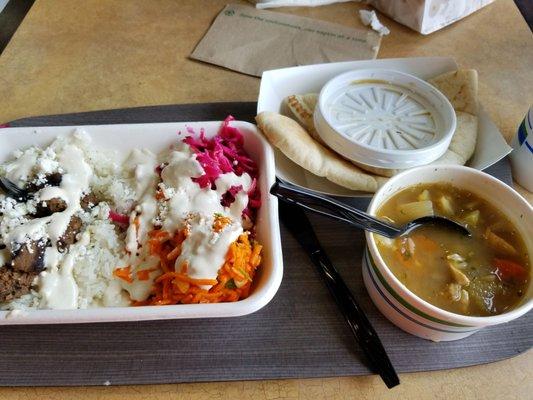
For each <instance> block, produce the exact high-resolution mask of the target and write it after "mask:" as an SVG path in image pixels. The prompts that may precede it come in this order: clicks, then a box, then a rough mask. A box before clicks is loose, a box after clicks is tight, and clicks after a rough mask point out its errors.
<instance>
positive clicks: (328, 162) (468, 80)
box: [256, 70, 478, 192]
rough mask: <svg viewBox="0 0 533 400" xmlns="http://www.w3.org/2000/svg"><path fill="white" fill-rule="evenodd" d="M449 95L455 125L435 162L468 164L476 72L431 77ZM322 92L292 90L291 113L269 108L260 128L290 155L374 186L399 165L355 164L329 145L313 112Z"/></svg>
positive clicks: (335, 178)
mask: <svg viewBox="0 0 533 400" xmlns="http://www.w3.org/2000/svg"><path fill="white" fill-rule="evenodd" d="M429 83H431V84H432V85H433V86H435V87H436V88H437V89H438V90H440V91H441V92H442V93H443V94H444V95H445V96H446V97H447V98H448V100H449V101H450V103H451V104H452V106H453V108H454V109H455V113H456V115H457V127H456V129H455V132H454V134H453V137H452V140H451V143H450V146H449V148H448V150H447V151H446V153H444V154H443V155H442V157H440V158H439V159H437V160H436V161H434V162H432V163H431V164H432V165H433V164H435V165H437V164H456V165H464V164H465V163H466V162H467V161H468V160H469V159H470V157H471V156H472V154H473V153H474V149H475V147H476V138H477V124H478V104H477V90H478V82H477V72H476V71H475V70H458V71H454V72H449V73H446V74H443V75H439V76H437V77H435V78H432V79H430V80H429ZM317 100H318V94H314V93H312V94H303V95H293V96H289V97H288V98H287V99H286V103H287V104H286V105H287V108H288V109H289V110H290V112H289V113H290V117H288V116H284V115H281V114H278V113H275V112H269V111H265V112H262V113H260V114H259V115H257V117H256V121H257V125H258V127H259V129H261V131H262V132H263V134H264V135H265V136H266V137H267V139H268V140H269V141H270V143H271V144H272V145H273V146H275V147H276V148H278V149H279V150H280V151H281V152H282V153H283V154H285V156H287V157H288V158H289V159H290V160H292V161H293V162H295V163H296V164H298V165H299V166H300V167H302V168H304V169H306V170H307V171H309V172H311V173H312V174H315V175H317V176H320V177H324V178H326V179H328V180H329V181H331V182H334V183H336V184H337V185H340V186H343V187H345V188H347V189H351V190H359V191H365V192H375V191H376V190H377V189H378V188H379V187H380V186H381V185H383V183H385V182H386V181H387V179H388V177H391V176H393V175H395V174H397V173H399V172H401V170H392V169H381V168H374V167H370V166H367V165H362V164H357V165H356V164H354V163H352V162H351V161H348V160H346V159H344V158H343V157H342V156H340V155H339V154H337V153H335V152H334V151H333V150H331V149H329V148H328V147H327V145H326V144H324V142H323V141H322V140H321V139H320V136H319V135H318V133H317V131H316V129H315V126H314V122H313V113H314V110H315V107H316V104H317Z"/></svg>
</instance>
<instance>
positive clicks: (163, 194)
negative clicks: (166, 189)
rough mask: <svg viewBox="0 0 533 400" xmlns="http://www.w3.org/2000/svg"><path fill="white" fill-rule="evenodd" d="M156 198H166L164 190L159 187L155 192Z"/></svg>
mask: <svg viewBox="0 0 533 400" xmlns="http://www.w3.org/2000/svg"><path fill="white" fill-rule="evenodd" d="M155 198H156V200H163V199H166V197H165V193H163V191H162V190H161V189H158V190H157V192H156V193H155Z"/></svg>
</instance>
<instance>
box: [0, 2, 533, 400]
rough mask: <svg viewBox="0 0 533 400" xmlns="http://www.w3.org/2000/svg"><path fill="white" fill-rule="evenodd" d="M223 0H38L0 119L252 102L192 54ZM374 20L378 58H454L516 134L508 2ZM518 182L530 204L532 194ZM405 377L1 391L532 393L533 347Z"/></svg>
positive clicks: (7, 70)
mask: <svg viewBox="0 0 533 400" xmlns="http://www.w3.org/2000/svg"><path fill="white" fill-rule="evenodd" d="M13 1H17V0H13ZM234 2H235V3H237V2H238V1H234ZM226 3H227V1H223V0H189V1H178V0H174V1H173V0H157V1H155V0H154V1H144V0H129V1H120V0H37V1H36V2H35V4H34V5H33V7H32V8H31V10H30V12H29V13H28V15H27V16H26V18H25V19H24V21H23V22H22V24H21V26H20V27H19V29H18V30H17V32H16V33H15V35H14V37H13V39H12V40H11V42H10V43H9V45H8V46H7V48H6V49H5V51H4V52H3V53H2V55H1V56H0V123H1V122H7V121H9V120H13V119H16V118H21V117H26V116H32V115H42V114H58V113H70V112H79V111H90V110H100V109H109V108H122V107H134V106H143V105H161V104H170V103H195V102H212V101H253V100H256V98H257V94H258V90H259V79H257V78H254V77H250V76H246V75H242V74H238V73H236V72H233V71H229V70H225V69H222V68H219V67H216V66H212V65H208V64H202V63H199V62H195V61H192V60H189V59H188V55H189V54H190V52H191V51H192V50H193V48H194V46H195V45H196V43H197V42H198V41H199V40H200V39H201V37H202V36H203V34H204V33H205V32H206V30H207V29H208V27H209V24H210V23H211V21H212V20H213V18H214V17H215V16H216V15H217V13H218V12H219V11H220V10H221V9H222V8H223V6H224V5H225V4H226ZM361 7H362V6H361V5H359V4H354V3H344V4H335V5H331V6H324V7H317V8H285V9H282V10H280V11H283V12H289V13H294V14H298V15H304V16H308V17H312V18H317V19H323V20H327V21H331V22H337V23H341V24H344V25H347V26H352V27H357V26H361V24H360V22H359V19H358V17H357V10H358V9H359V8H361ZM381 20H382V22H383V23H384V24H385V25H387V26H388V27H390V29H391V34H390V35H389V36H387V37H385V38H384V39H383V41H382V44H381V49H380V52H379V57H380V58H387V57H412V56H452V57H455V58H456V60H457V61H458V63H459V64H460V65H461V66H463V67H467V68H475V69H477V70H478V71H479V77H480V88H479V95H480V100H481V102H482V103H483V105H484V106H485V108H486V109H487V111H488V112H489V113H490V115H491V117H492V118H493V120H494V121H495V123H496V124H497V125H498V126H499V128H500V129H501V131H502V133H503V134H504V135H505V137H506V138H507V139H509V138H510V137H511V135H512V134H513V133H514V130H515V129H516V127H517V126H518V124H519V123H520V121H521V120H522V118H523V117H524V115H525V113H526V111H527V109H528V107H529V105H530V104H533V86H532V83H533V38H532V35H531V32H530V31H529V29H528V27H527V25H526V23H525V21H524V20H523V19H522V17H521V15H520V14H519V12H518V10H517V9H516V7H515V6H514V4H513V2H512V0H497V1H496V2H495V3H494V4H492V5H489V6H487V7H486V8H484V9H482V10H480V11H478V12H477V13H475V14H473V15H471V16H470V17H467V18H466V19H464V20H462V21H459V22H458V23H456V24H454V25H452V26H449V27H447V28H444V29H442V30H441V31H438V32H436V33H434V34H432V35H430V36H422V35H420V34H418V33H416V32H413V31H411V30H409V29H407V28H405V27H403V26H401V25H399V24H397V23H395V22H393V21H391V20H390V19H388V18H386V17H381ZM265 57H268V54H265ZM520 191H521V192H522V193H523V194H524V195H525V196H526V197H527V198H528V200H529V201H530V202H531V201H533V195H532V194H531V193H529V192H526V191H524V190H521V189H520ZM502 340H505V338H502ZM436 345H437V344H436ZM412 351H416V349H413V350H412ZM401 380H402V384H401V385H400V386H399V387H397V388H395V389H393V390H391V391H388V390H387V389H386V388H385V386H384V385H383V383H382V382H381V381H380V379H379V378H378V377H376V376H364V377H347V378H325V379H299V380H280V381H258V382H227V383H225V382H220V383H198V384H180V385H157V386H155V385H154V386H124V387H106V388H104V387H101V388H12V389H11V388H2V389H0V399H3V398H6V399H7V398H9V399H13V398H16V399H19V398H20V399H22V398H32V399H40V398H43V399H45V398H54V399H56V400H61V399H69V398H75V397H76V398H78V397H79V398H81V397H82V396H83V398H88V399H119V398H123V397H124V398H126V397H127V398H128V399H130V400H134V399H142V398H145V397H150V398H151V399H153V400H157V399H170V398H172V399H180V398H184V399H185V398H187V399H225V398H238V399H253V400H261V399H293V398H314V399H316V400H318V399H348V398H350V399H352V398H362V399H366V398H368V399H370V398H372V399H374V398H380V399H381V398H383V399H388V398H390V399H396V398H409V399H413V400H416V399H426V398H436V399H462V398H474V397H475V398H483V399H489V398H494V399H517V398H521V399H526V398H531V393H532V392H533V351H531V350H530V351H529V352H527V353H525V354H522V355H520V356H518V357H515V358H512V359H509V360H505V361H501V362H498V363H494V364H489V365H481V366H475V367H469V368H463V369H457V370H451V371H437V372H427V373H413V374H403V375H401Z"/></svg>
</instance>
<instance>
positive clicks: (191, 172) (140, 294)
mask: <svg viewBox="0 0 533 400" xmlns="http://www.w3.org/2000/svg"><path fill="white" fill-rule="evenodd" d="M132 156H134V157H139V154H138V153H137V154H135V155H132ZM144 160H146V162H147V163H148V164H147V166H146V168H144V167H143V170H146V171H148V170H150V169H149V168H151V170H150V171H153V170H154V165H156V163H155V162H154V161H155V157H152V156H146V158H145V159H144ZM159 161H160V163H162V164H165V167H164V168H163V169H162V171H161V184H160V185H159V187H160V188H161V189H162V190H163V192H164V194H165V200H163V201H162V202H157V201H156V200H155V191H154V190H153V188H152V190H151V191H150V190H146V191H141V192H139V193H141V196H139V197H138V200H137V201H138V207H137V209H136V211H134V212H133V213H132V216H130V222H133V218H135V217H139V219H140V220H139V222H140V230H142V232H148V231H149V230H150V229H153V219H154V218H158V217H159V218H160V222H161V224H162V227H161V229H162V230H164V231H167V232H170V233H174V232H176V231H178V230H180V229H183V228H184V227H185V226H187V227H188V229H189V235H188V236H187V238H186V239H185V241H184V242H183V244H182V252H181V255H180V256H179V257H178V258H177V260H176V263H175V270H176V271H178V272H179V271H181V266H182V264H183V262H185V261H187V262H188V275H189V276H190V277H191V278H195V279H216V277H217V275H218V270H219V269H220V268H221V267H222V265H223V264H224V260H225V257H226V254H227V252H228V249H229V246H230V244H231V243H232V242H234V241H235V240H237V239H238V237H239V235H241V234H242V233H243V226H242V222H243V221H242V212H243V210H244V209H245V208H246V207H247V205H248V195H247V193H248V190H249V189H250V187H251V184H252V179H251V177H250V175H248V174H246V173H245V174H243V175H242V176H237V175H236V174H235V173H233V172H230V173H227V174H222V175H220V176H219V177H218V178H217V180H216V181H215V186H216V189H214V190H213V189H212V188H211V187H206V188H201V187H200V185H198V183H196V182H194V181H193V180H192V179H191V178H198V177H200V176H202V175H203V174H204V169H203V168H202V166H201V165H200V163H199V162H198V161H197V160H196V154H194V153H193V152H192V151H191V150H190V148H189V146H188V145H186V144H184V143H180V144H178V145H177V146H175V147H174V148H172V149H171V150H170V151H166V152H164V153H163V154H162V155H160V160H159ZM143 162H144V161H143ZM143 162H137V163H136V165H137V166H136V167H135V168H137V169H138V168H139V166H141V165H143ZM136 171H137V170H136ZM140 176H142V177H143V179H142V181H144V180H145V179H146V182H149V185H148V187H150V186H153V175H151V174H148V173H147V174H140ZM234 186H236V187H238V186H241V187H242V189H241V190H240V191H239V192H238V193H237V194H236V195H235V201H234V202H233V203H232V204H231V206H230V207H224V206H223V205H222V204H221V200H222V196H223V195H224V194H225V193H226V192H227V191H228V189H230V188H231V187H234ZM143 214H145V215H143ZM215 214H221V215H223V216H226V217H228V218H230V219H231V223H230V224H228V225H227V226H225V227H224V229H222V230H221V231H220V232H214V231H213V223H214V220H215ZM144 240H145V237H144V236H143V235H139V234H138V233H136V228H135V226H132V225H131V224H130V228H129V229H128V237H127V244H126V246H127V250H128V251H129V252H131V253H133V252H134V249H137V253H139V257H138V259H137V260H132V263H131V265H130V266H131V270H132V278H133V280H134V281H133V283H128V282H125V281H121V285H122V287H123V288H124V289H126V290H127V291H128V292H129V293H130V296H131V298H132V299H134V300H145V299H146V298H147V297H148V295H149V293H150V289H151V287H152V285H153V279H155V278H156V277H157V276H158V275H159V273H151V274H150V279H149V280H145V281H140V280H138V279H136V272H137V271H139V270H143V269H146V268H149V266H150V265H157V259H156V258H155V259H154V257H150V256H148V254H147V249H146V247H147V246H144V248H140V249H138V245H139V243H144ZM205 288H206V289H208V288H209V286H206V287H205Z"/></svg>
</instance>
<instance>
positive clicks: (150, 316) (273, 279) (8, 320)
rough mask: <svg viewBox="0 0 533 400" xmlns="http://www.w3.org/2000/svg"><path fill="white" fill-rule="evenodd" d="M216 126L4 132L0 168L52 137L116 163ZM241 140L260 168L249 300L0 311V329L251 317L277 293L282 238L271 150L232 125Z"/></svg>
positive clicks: (250, 130) (243, 125)
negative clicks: (85, 137) (88, 141)
mask: <svg viewBox="0 0 533 400" xmlns="http://www.w3.org/2000/svg"><path fill="white" fill-rule="evenodd" d="M220 124H221V122H220V121H211V122H180V123H159V124H127V125H126V124H124V125H94V126H60V127H42V128H36V127H29V128H5V129H2V130H1V131H0V163H2V162H4V161H6V160H7V159H9V158H10V157H11V153H12V152H13V151H14V150H16V149H24V148H27V147H29V146H31V145H36V146H41V147H42V146H47V145H49V144H50V143H51V142H52V141H53V140H54V139H55V138H56V137H58V136H66V135H70V134H72V133H74V132H75V131H76V130H77V129H83V130H85V131H86V132H87V133H89V134H90V135H91V137H92V139H93V144H94V146H95V147H97V148H102V149H108V150H114V153H113V154H114V156H116V157H117V161H120V160H121V159H124V158H125V157H126V156H127V154H128V153H129V151H130V150H132V149H134V148H147V149H149V150H151V151H153V152H159V151H161V150H163V149H164V148H166V147H168V146H169V145H171V144H172V143H175V142H176V140H177V135H176V134H177V132H179V131H181V132H186V131H187V129H188V128H192V130H193V131H194V132H195V133H196V134H199V133H200V129H203V130H204V133H205V135H206V136H207V137H212V136H214V135H216V133H217V132H218V130H219V128H220ZM231 126H233V127H236V128H238V129H239V130H240V131H241V132H242V133H243V135H244V148H245V150H246V151H247V152H248V153H249V154H250V156H251V157H252V159H254V160H255V161H256V163H257V165H258V167H259V187H260V190H261V200H262V205H261V208H260V209H259V213H258V216H257V223H256V228H257V238H258V240H259V241H260V242H261V243H262V244H263V262H262V266H261V268H260V269H259V270H258V272H257V275H256V277H255V279H254V286H253V289H252V292H251V294H250V296H249V297H248V298H246V299H244V300H241V301H238V302H234V303H216V304H179V305H168V306H143V307H102V308H90V309H80V310H35V311H28V312H26V311H22V312H20V311H17V312H13V311H11V312H9V311H0V325H16V324H63V323H84V322H115V321H140V320H157V319H178V318H215V317H236V316H241V315H246V314H250V313H253V312H255V311H257V310H259V309H260V308H262V307H264V306H265V305H266V304H267V303H268V302H269V301H270V300H271V299H272V298H273V297H274V295H275V294H276V292H277V290H278V288H279V286H280V284H281V278H282V275H283V260H282V255H281V239H280V231H279V221H278V203H277V199H276V198H275V197H274V196H272V195H270V194H269V189H270V187H271V186H272V184H273V183H274V181H275V168H274V155H273V153H272V149H271V147H270V145H269V144H268V143H267V141H266V140H265V139H264V138H263V136H262V135H261V134H260V133H259V132H258V130H257V128H256V127H255V125H252V124H250V123H248V122H242V121H232V122H231Z"/></svg>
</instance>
